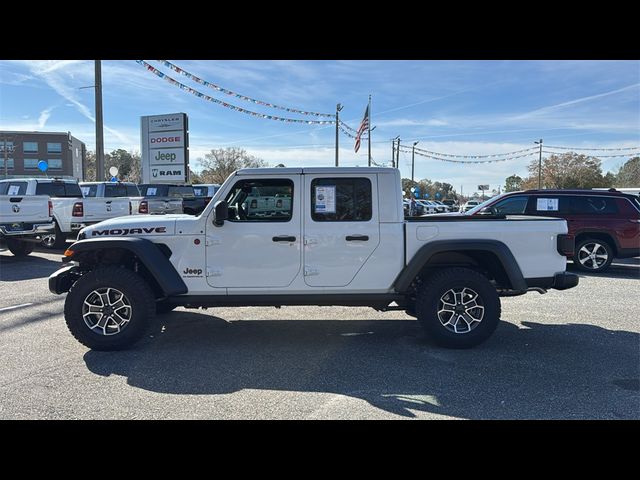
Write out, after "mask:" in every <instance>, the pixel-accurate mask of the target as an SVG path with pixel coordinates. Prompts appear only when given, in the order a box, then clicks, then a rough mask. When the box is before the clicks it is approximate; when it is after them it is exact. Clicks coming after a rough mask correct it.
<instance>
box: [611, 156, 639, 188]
mask: <svg viewBox="0 0 640 480" xmlns="http://www.w3.org/2000/svg"><path fill="white" fill-rule="evenodd" d="M615 186H616V187H620V188H624V187H640V157H633V158H632V159H630V160H628V161H627V162H626V163H625V164H624V165H622V166H621V167H620V169H619V170H618V174H617V175H616V183H615Z"/></svg>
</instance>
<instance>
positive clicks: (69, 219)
mask: <svg viewBox="0 0 640 480" xmlns="http://www.w3.org/2000/svg"><path fill="white" fill-rule="evenodd" d="M5 184H6V185H7V188H8V189H12V188H13V189H18V191H20V192H21V193H20V194H21V195H48V196H49V197H51V201H52V203H53V218H54V230H53V232H51V233H49V234H46V235H44V236H43V238H42V245H43V246H45V247H47V248H57V249H59V248H63V247H64V246H65V244H66V240H67V237H70V236H75V235H76V234H77V232H78V231H80V229H81V228H83V227H85V226H87V225H92V224H94V223H98V222H101V221H103V220H107V219H109V218H115V217H121V216H123V215H129V214H130V213H131V207H130V204H129V199H128V198H84V197H83V195H82V191H81V190H80V186H79V185H78V182H77V181H76V180H70V179H57V178H14V179H9V180H0V185H5Z"/></svg>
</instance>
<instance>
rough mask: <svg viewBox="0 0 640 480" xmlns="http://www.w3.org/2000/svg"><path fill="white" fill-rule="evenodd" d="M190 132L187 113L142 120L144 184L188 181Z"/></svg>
mask: <svg viewBox="0 0 640 480" xmlns="http://www.w3.org/2000/svg"><path fill="white" fill-rule="evenodd" d="M188 147H189V131H188V118H187V115H186V114H185V113H168V114H166V115H151V116H148V117H141V118H140V150H141V151H142V182H143V183H187V182H188V181H189V148H188Z"/></svg>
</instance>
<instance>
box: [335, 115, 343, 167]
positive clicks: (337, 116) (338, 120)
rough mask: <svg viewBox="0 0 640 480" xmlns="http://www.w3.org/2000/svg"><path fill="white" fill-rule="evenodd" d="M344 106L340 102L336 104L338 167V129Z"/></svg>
mask: <svg viewBox="0 0 640 480" xmlns="http://www.w3.org/2000/svg"><path fill="white" fill-rule="evenodd" d="M343 108H344V107H343V106H342V105H340V104H337V105H336V167H337V166H338V129H339V128H340V116H339V114H340V111H341V110H342V109H343Z"/></svg>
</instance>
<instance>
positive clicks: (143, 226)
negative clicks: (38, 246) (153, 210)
mask: <svg viewBox="0 0 640 480" xmlns="http://www.w3.org/2000/svg"><path fill="white" fill-rule="evenodd" d="M176 217H182V215H163V216H162V217H161V218H158V216H156V215H153V216H151V215H150V216H146V215H145V216H144V217H143V218H141V217H140V216H137V215H135V216H131V217H117V218H112V219H110V220H105V221H104V222H100V223H96V224H95V225H91V226H89V227H85V228H83V229H82V230H81V232H82V233H84V234H85V238H96V237H97V238H99V237H105V236H153V235H173V234H175V230H176V229H175V225H176Z"/></svg>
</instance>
